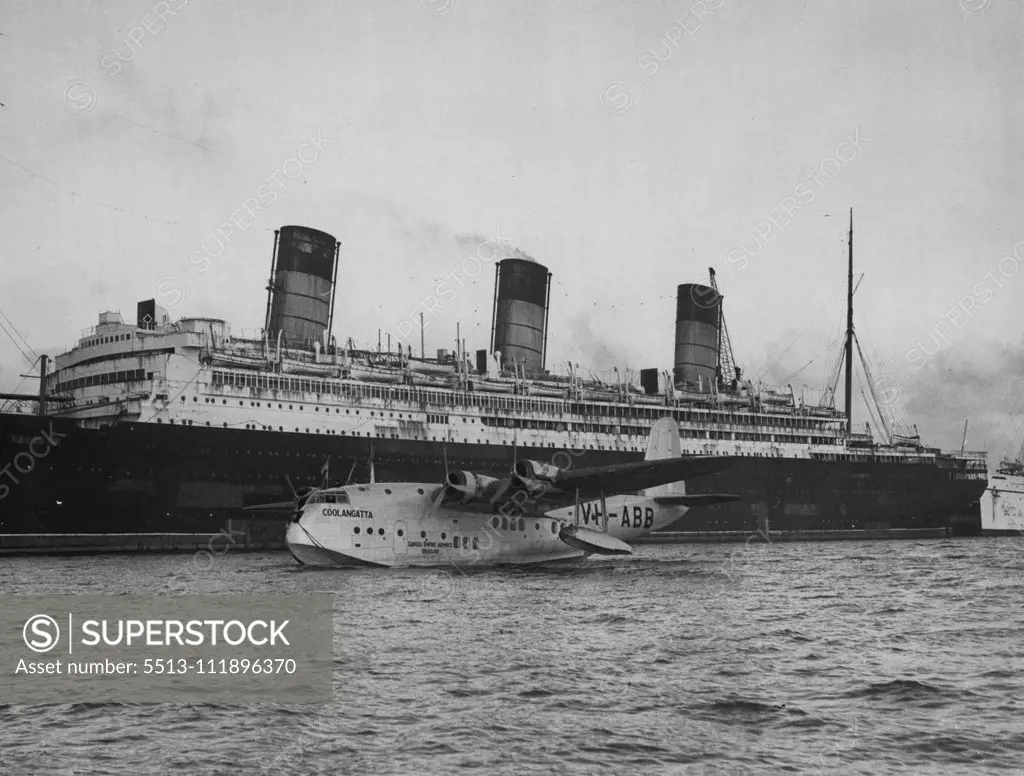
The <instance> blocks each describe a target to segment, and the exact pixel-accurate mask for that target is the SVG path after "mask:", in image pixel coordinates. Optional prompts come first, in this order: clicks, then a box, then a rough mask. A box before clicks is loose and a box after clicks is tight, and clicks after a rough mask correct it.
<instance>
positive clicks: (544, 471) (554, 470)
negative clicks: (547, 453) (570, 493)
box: [516, 460, 562, 482]
mask: <svg viewBox="0 0 1024 776" xmlns="http://www.w3.org/2000/svg"><path fill="white" fill-rule="evenodd" d="M561 471H562V470H561V469H559V468H558V467H557V466H552V465H551V464H548V463H540V462H538V461H530V460H525V461H516V476H517V477H519V478H520V479H521V480H527V481H529V480H541V481H542V482H554V481H555V478H556V477H557V476H558V475H559V473H560V472H561Z"/></svg>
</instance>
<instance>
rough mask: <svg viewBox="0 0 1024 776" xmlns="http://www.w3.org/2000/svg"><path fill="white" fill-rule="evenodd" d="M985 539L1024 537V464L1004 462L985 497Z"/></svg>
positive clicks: (982, 525) (983, 521)
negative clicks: (990, 537)
mask: <svg viewBox="0 0 1024 776" xmlns="http://www.w3.org/2000/svg"><path fill="white" fill-rule="evenodd" d="M981 533H982V536H1010V535H1012V536H1024V463H1022V462H1021V461H1020V460H1017V461H1003V462H1002V464H1001V465H1000V466H999V468H998V469H997V470H996V473H995V474H993V475H992V476H991V477H989V480H988V488H987V489H986V490H985V492H984V493H983V494H982V496H981Z"/></svg>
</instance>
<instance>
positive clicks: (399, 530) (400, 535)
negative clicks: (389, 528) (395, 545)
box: [398, 528, 405, 537]
mask: <svg viewBox="0 0 1024 776" xmlns="http://www.w3.org/2000/svg"><path fill="white" fill-rule="evenodd" d="M398 536H399V537H402V536H405V531H403V530H402V529H401V528H399V529H398Z"/></svg>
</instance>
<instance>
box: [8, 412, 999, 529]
mask: <svg viewBox="0 0 1024 776" xmlns="http://www.w3.org/2000/svg"><path fill="white" fill-rule="evenodd" d="M559 452H560V451H559V450H558V449H556V448H550V447H548V448H544V447H539V446H537V447H531V446H529V445H521V446H520V447H519V449H518V455H519V457H520V458H533V459H536V460H539V461H542V462H552V461H553V462H554V463H555V464H556V465H562V466H564V465H565V461H566V460H568V459H570V458H571V460H572V461H573V466H575V467H586V466H599V465H603V464H610V463H615V462H619V461H628V460H638V459H640V458H641V457H642V455H643V454H642V453H638V452H622V451H609V450H586V451H581V452H578V453H574V454H573V455H571V456H567V455H566V453H564V452H562V454H561V456H560V457H558V458H555V456H556V454H558V453H559ZM445 455H447V460H448V465H449V466H450V467H451V468H453V469H454V468H466V469H472V470H475V471H481V472H484V473H492V474H495V475H502V474H507V473H508V471H509V469H510V468H511V465H512V456H513V450H512V448H511V447H504V446H494V445H483V444H463V443H454V442H451V443H448V444H447V445H442V443H440V442H427V441H410V440H402V439H382V438H366V437H348V436H335V435H326V434H315V433H314V434H301V433H296V434H292V433H285V432H269V431H248V430H237V429H218V428H207V427H200V426H168V425H155V424H150V423H132V422H124V423H120V424H116V425H114V426H111V427H107V428H102V429H91V428H81V427H79V426H78V425H77V424H76V423H75V422H74V421H72V420H69V419H61V418H41V417H36V416H32V415H18V414H0V470H2V474H0V534H18V533H33V534H35V533H54V534H66V533H76V534H77V533H130V532H168V531H174V532H216V531H218V530H221V529H222V528H223V527H224V526H226V525H227V524H228V521H229V520H230V521H234V524H236V525H237V524H238V522H237V521H239V520H242V519H243V518H244V519H245V520H247V521H249V525H250V526H251V525H255V524H257V523H258V522H259V521H258V520H255V521H254V520H253V519H252V516H253V514H254V513H252V512H243V511H242V508H243V507H244V506H249V505H253V504H260V503H265V502H268V501H279V500H282V499H287V498H290V497H291V493H292V492H291V486H290V485H289V484H288V480H290V481H291V484H292V485H294V487H296V488H301V487H302V486H303V485H316V484H319V483H320V482H321V481H322V478H323V474H322V469H323V467H324V464H325V462H329V477H330V481H331V483H332V484H343V483H344V482H346V481H347V480H348V479H349V477H350V476H351V478H352V481H365V480H366V479H367V478H368V476H369V470H370V464H371V460H372V464H373V469H374V473H375V476H376V479H377V481H399V480H415V481H437V482H438V483H440V482H441V481H442V479H443V475H444V467H445ZM5 467H6V468H5ZM5 488H6V489H5ZM687 489H688V491H689V492H692V493H702V492H703V493H737V494H739V495H741V497H742V500H741V501H738V502H734V503H726V504H717V505H714V506H707V507H699V508H694V509H691V510H690V511H689V512H688V513H687V514H686V515H685V516H684V517H683V518H682V520H680V521H679V522H677V523H676V524H675V525H673V526H671V527H670V529H669V530H674V531H707V532H711V531H750V532H756V531H758V530H763V529H764V528H766V527H770V530H772V531H809V530H818V531H821V530H825V531H829V530H834V531H839V530H851V529H853V530H856V529H878V528H933V527H940V526H953V528H954V532H958V533H973V532H974V530H975V525H977V528H978V529H980V522H979V520H978V517H977V516H978V505H977V502H978V499H979V498H980V496H981V494H982V492H983V491H984V489H985V482H984V480H979V479H976V478H975V479H972V478H969V477H967V476H965V475H964V473H963V472H958V471H956V470H953V469H945V468H941V467H939V466H936V465H935V464H932V463H895V462H892V463H889V462H881V461H864V462H850V461H842V460H829V461H825V460H811V459H796V458H778V457H754V456H752V457H747V458H738V459H737V462H736V465H735V466H733V467H732V468H730V469H729V470H727V471H723V472H720V473H718V474H715V475H709V476H706V477H701V478H699V479H696V480H694V481H692V482H690V483H688V485H687ZM284 522H285V516H283V515H282V516H281V517H280V518H277V519H276V520H273V521H271V522H269V523H267V522H264V523H263V530H264V531H265V532H267V533H269V534H273V533H275V532H280V533H281V534H282V535H283V530H284Z"/></svg>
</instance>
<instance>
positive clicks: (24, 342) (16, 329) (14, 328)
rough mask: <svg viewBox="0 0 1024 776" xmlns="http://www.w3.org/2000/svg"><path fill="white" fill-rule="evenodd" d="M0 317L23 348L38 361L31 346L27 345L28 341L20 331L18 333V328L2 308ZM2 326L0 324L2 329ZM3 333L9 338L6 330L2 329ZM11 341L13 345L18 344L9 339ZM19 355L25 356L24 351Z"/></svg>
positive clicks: (36, 354) (37, 355)
mask: <svg viewBox="0 0 1024 776" xmlns="http://www.w3.org/2000/svg"><path fill="white" fill-rule="evenodd" d="M0 317H2V318H3V319H4V320H5V321H6V322H7V325H8V326H10V327H11V330H12V331H13V332H14V333H15V334H17V335H18V337H19V338H20V339H21V341H22V344H24V346H25V347H26V348H28V351H29V352H30V353H31V354H32V355H33V356H34V357H35V358H36V359H37V360H38V359H39V354H38V353H36V352H35V350H33V349H32V346H31V345H30V344H29V341H28V340H27V339H25V337H24V335H23V334H22V333H21V332H20V331H18V327H17V326H15V325H14V322H13V321H12V320H11V319H10V318H8V317H7V314H6V313H5V312H4V311H3V308H2V307H0ZM2 326H3V324H2V323H0V327H2ZM4 332H5V333H7V336H8V337H11V335H10V333H9V332H7V330H6V329H4ZM11 341H12V342H14V344H15V345H17V344H18V343H17V341H15V340H14V338H13V337H11ZM21 353H22V355H23V356H25V351H24V350H23V351H22V352H21ZM25 358H28V356H25ZM29 360H30V361H31V359H29Z"/></svg>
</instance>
